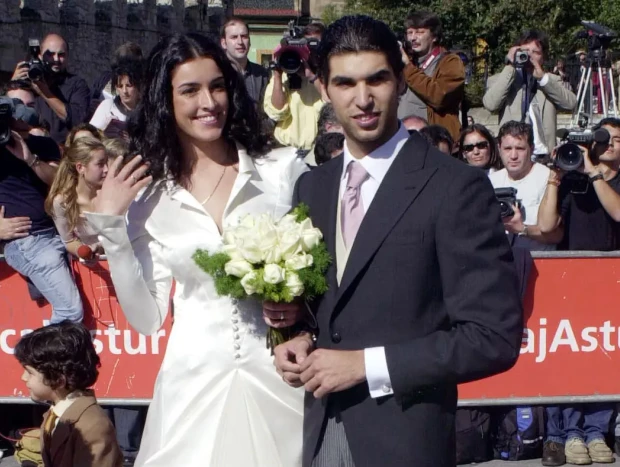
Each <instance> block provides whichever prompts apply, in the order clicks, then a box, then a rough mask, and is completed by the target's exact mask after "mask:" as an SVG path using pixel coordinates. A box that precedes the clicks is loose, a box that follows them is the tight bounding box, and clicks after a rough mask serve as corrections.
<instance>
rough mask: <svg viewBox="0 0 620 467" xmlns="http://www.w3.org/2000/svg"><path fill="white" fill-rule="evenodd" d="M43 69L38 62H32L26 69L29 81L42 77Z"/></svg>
mask: <svg viewBox="0 0 620 467" xmlns="http://www.w3.org/2000/svg"><path fill="white" fill-rule="evenodd" d="M43 75H44V70H43V67H42V66H41V65H40V64H39V63H34V64H32V65H31V66H30V68H29V69H28V78H29V79H30V80H31V81H40V80H41V79H43Z"/></svg>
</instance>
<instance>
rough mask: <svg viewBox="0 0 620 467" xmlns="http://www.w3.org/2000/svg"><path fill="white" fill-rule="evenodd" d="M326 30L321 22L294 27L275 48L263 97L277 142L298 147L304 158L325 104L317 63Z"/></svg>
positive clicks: (300, 154)
mask: <svg viewBox="0 0 620 467" xmlns="http://www.w3.org/2000/svg"><path fill="white" fill-rule="evenodd" d="M324 29H325V28H324V26H323V25H322V24H320V23H312V24H309V25H308V26H306V27H305V28H304V30H303V31H299V30H298V28H297V27H295V26H291V27H290V31H289V32H288V33H287V35H286V36H285V37H284V39H283V40H282V42H281V44H280V45H279V46H278V48H277V49H276V50H275V51H274V57H275V59H276V60H275V65H274V66H273V73H272V76H271V79H270V80H269V83H268V84H267V89H266V90H265V97H264V100H263V107H264V110H265V113H266V114H267V116H268V117H269V118H271V119H272V120H273V121H275V122H276V127H275V130H274V137H275V139H276V141H277V142H278V143H280V144H281V145H283V146H293V147H296V148H297V149H298V154H299V156H300V157H305V156H306V155H307V154H308V152H309V151H310V149H311V148H312V144H313V142H314V139H315V138H316V136H317V122H318V119H319V112H320V111H321V108H322V107H323V101H322V100H321V87H320V83H319V81H318V77H317V75H316V69H314V64H313V63H314V58H315V54H316V47H317V45H318V41H320V39H321V35H322V34H323V30H324ZM310 46H312V47H310Z"/></svg>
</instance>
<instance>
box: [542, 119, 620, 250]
mask: <svg viewBox="0 0 620 467" xmlns="http://www.w3.org/2000/svg"><path fill="white" fill-rule="evenodd" d="M598 128H603V129H605V130H607V131H608V132H609V135H610V138H609V144H608V145H606V146H605V145H593V146H592V147H591V148H583V159H584V163H583V166H582V168H581V171H582V172H583V173H584V174H585V175H586V176H587V177H588V179H589V183H588V186H587V190H586V191H585V193H583V194H577V193H573V192H571V191H574V190H572V187H571V184H570V183H564V181H565V175H566V173H564V172H563V171H561V170H559V169H554V170H552V171H551V173H550V174H549V178H548V182H547V190H546V191H545V196H544V198H543V201H542V204H541V214H540V221H541V223H540V226H541V228H542V229H543V230H544V231H549V230H552V229H555V228H559V229H561V230H562V231H563V232H564V238H563V240H562V243H561V244H560V249H563V250H595V251H613V250H620V177H619V176H618V171H619V170H620V119H617V118H605V119H603V120H601V122H600V123H599V124H598V125H597V127H595V130H596V129H598ZM601 146H602V147H601Z"/></svg>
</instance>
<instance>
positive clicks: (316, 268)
mask: <svg viewBox="0 0 620 467" xmlns="http://www.w3.org/2000/svg"><path fill="white" fill-rule="evenodd" d="M309 254H310V255H312V258H313V262H312V266H310V267H308V268H304V269H300V270H299V271H297V274H298V275H299V279H300V280H301V282H302V283H303V284H304V297H305V298H306V300H312V299H313V298H314V297H316V296H318V295H323V294H324V293H325V292H327V289H328V285H327V278H326V277H325V274H326V273H327V269H328V268H329V265H330V264H331V262H332V259H331V256H330V254H329V252H328V251H327V247H326V246H325V242H321V243H319V244H318V245H317V246H315V247H314V248H313V249H312V250H310V252H309Z"/></svg>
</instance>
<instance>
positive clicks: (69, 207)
mask: <svg viewBox="0 0 620 467" xmlns="http://www.w3.org/2000/svg"><path fill="white" fill-rule="evenodd" d="M107 174H108V154H107V152H106V148H105V146H104V144H103V143H102V142H101V141H99V140H98V139H95V138H93V137H91V136H83V137H79V138H77V139H75V141H74V142H73V144H72V145H71V146H69V147H68V148H67V149H66V150H65V153H64V155H63V157H62V159H61V161H60V165H59V167H58V171H57V172H56V177H55V178H54V182H53V183H52V186H51V188H50V192H49V194H48V197H47V200H46V202H45V210H46V211H47V213H48V214H49V215H50V216H52V218H53V219H54V223H55V224H56V229H57V230H58V233H59V234H60V237H61V239H62V241H63V242H64V244H65V247H66V249H67V251H68V252H69V253H71V254H72V255H74V256H78V257H80V258H83V259H91V258H92V257H93V256H95V257H96V255H99V254H101V253H103V249H102V247H101V244H100V243H99V240H98V239H97V235H96V233H95V231H94V230H93V229H92V228H91V226H90V225H89V224H88V221H87V220H86V218H85V217H84V216H83V215H82V212H84V211H92V209H93V199H94V198H95V196H96V195H97V190H99V189H100V188H101V186H102V185H103V180H104V179H105V177H106V175H107ZM83 245H85V246H87V247H88V250H86V249H84V248H81V247H82V246H83Z"/></svg>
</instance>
